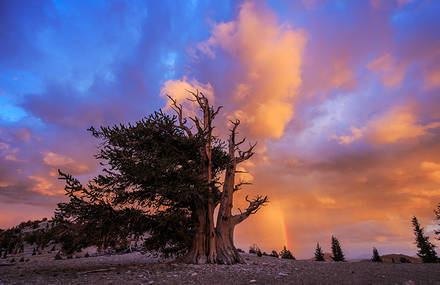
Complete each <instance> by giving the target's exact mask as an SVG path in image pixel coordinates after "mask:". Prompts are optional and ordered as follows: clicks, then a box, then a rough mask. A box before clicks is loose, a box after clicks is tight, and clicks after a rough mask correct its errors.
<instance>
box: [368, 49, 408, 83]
mask: <svg viewBox="0 0 440 285" xmlns="http://www.w3.org/2000/svg"><path fill="white" fill-rule="evenodd" d="M367 67H368V69H370V70H371V71H373V72H377V73H379V74H380V77H381V80H382V82H383V84H384V85H385V86H387V87H400V86H401V85H402V80H403V77H404V76H405V72H406V65H405V64H404V63H397V62H396V61H395V60H394V59H392V58H391V55H390V54H389V53H387V54H385V55H384V56H382V57H379V58H377V59H376V60H374V61H372V62H370V63H368V65H367Z"/></svg>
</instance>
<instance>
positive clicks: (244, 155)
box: [235, 143, 257, 164]
mask: <svg viewBox="0 0 440 285" xmlns="http://www.w3.org/2000/svg"><path fill="white" fill-rule="evenodd" d="M256 145H257V143H254V144H249V148H248V149H247V150H245V151H242V150H240V149H239V150H238V157H236V158H235V159H236V161H237V164H238V163H240V162H243V161H245V160H248V159H249V158H251V157H252V156H253V155H254V154H255V152H254V148H255V146H256Z"/></svg>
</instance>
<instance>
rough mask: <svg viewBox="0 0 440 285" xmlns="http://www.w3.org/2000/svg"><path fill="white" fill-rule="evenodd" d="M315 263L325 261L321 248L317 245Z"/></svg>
mask: <svg viewBox="0 0 440 285" xmlns="http://www.w3.org/2000/svg"><path fill="white" fill-rule="evenodd" d="M315 261H325V259H324V253H323V252H322V249H321V246H320V245H319V243H316V249H315Z"/></svg>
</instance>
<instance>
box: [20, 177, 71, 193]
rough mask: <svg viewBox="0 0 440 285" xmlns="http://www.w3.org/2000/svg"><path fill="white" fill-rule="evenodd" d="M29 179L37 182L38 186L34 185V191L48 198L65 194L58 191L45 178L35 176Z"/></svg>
mask: <svg viewBox="0 0 440 285" xmlns="http://www.w3.org/2000/svg"><path fill="white" fill-rule="evenodd" d="M28 177H29V178H30V179H32V180H34V181H36V184H35V185H34V187H32V191H35V192H38V193H40V194H43V195H46V196H55V195H57V194H62V193H64V191H63V190H56V189H55V186H54V184H53V183H52V182H50V181H49V180H48V179H47V178H45V177H41V176H35V175H30V176H28ZM51 180H52V179H51Z"/></svg>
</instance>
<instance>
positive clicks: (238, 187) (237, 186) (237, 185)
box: [234, 181, 252, 192]
mask: <svg viewBox="0 0 440 285" xmlns="http://www.w3.org/2000/svg"><path fill="white" fill-rule="evenodd" d="M244 185H252V183H251V182H246V181H241V182H239V183H237V184H236V185H235V186H234V192H235V191H238V190H240V189H241V186H244Z"/></svg>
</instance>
